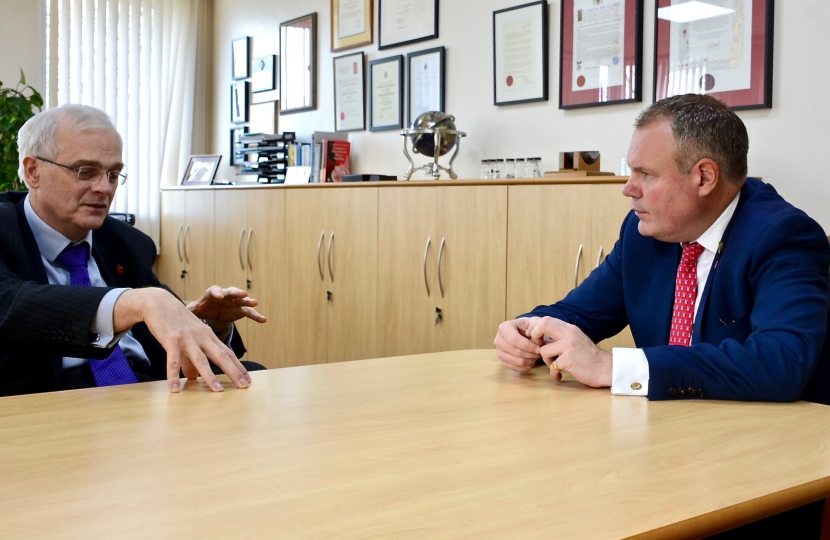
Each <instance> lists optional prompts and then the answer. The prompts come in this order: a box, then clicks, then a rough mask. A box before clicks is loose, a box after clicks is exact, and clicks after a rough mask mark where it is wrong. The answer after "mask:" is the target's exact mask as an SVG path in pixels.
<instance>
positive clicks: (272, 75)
mask: <svg viewBox="0 0 830 540" xmlns="http://www.w3.org/2000/svg"><path fill="white" fill-rule="evenodd" d="M276 67H277V56H276V55H274V54H270V55H268V56H263V57H260V58H254V65H253V69H252V71H253V74H252V75H251V89H252V91H253V92H254V93H256V92H268V91H269V90H274V89H275V88H276V87H277V70H276Z"/></svg>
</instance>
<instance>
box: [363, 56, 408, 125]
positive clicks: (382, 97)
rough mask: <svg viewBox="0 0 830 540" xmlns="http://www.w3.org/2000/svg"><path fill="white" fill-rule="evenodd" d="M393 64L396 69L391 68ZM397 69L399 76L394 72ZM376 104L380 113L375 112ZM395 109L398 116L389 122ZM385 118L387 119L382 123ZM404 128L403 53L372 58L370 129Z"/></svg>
mask: <svg viewBox="0 0 830 540" xmlns="http://www.w3.org/2000/svg"><path fill="white" fill-rule="evenodd" d="M392 66H394V69H392V70H390V69H389V68H392ZM395 70H397V77H396V76H395V74H394V71H395ZM390 71H391V72H390ZM390 78H391V80H389V79H390ZM381 79H382V80H381ZM376 105H377V106H378V113H380V114H375V108H376V107H375V106H376ZM393 110H397V117H396V118H395V119H394V120H393V121H391V122H389V121H388V119H389V117H390V116H391V113H392V112H393ZM384 120H387V121H386V122H385V123H382V122H383V121H384ZM402 128H403V55H401V54H399V55H397V56H390V57H388V58H379V59H377V60H372V61H371V62H369V131H389V130H392V129H402Z"/></svg>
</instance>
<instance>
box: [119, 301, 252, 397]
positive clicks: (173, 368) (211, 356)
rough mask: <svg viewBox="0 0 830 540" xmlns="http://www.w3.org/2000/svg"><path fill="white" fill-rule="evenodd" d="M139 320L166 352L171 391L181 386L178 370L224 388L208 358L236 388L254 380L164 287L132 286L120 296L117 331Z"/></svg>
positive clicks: (211, 387) (215, 389)
mask: <svg viewBox="0 0 830 540" xmlns="http://www.w3.org/2000/svg"><path fill="white" fill-rule="evenodd" d="M263 319H264V317H263ZM139 322H143V323H145V324H146V325H147V328H148V329H149V330H150V333H151V334H153V336H155V338H156V339H157V340H158V341H159V343H160V344H161V346H162V347H164V350H165V351H166V352H167V386H168V388H169V389H170V391H171V392H178V391H180V390H181V380H180V378H179V370H181V371H182V372H184V375H185V377H187V378H188V379H195V378H196V377H198V376H199V375H201V376H202V378H203V379H204V381H205V383H207V385H208V388H210V389H211V390H213V391H214V392H221V391H222V389H223V388H222V383H220V382H219V381H218V380H217V379H216V375H214V374H213V371H212V370H211V368H210V364H209V363H208V360H210V361H211V362H213V363H214V364H216V365H217V366H219V368H220V369H221V370H222V371H223V372H225V374H226V375H227V376H228V377H229V378H230V380H231V381H233V384H234V385H236V387H237V388H247V387H248V385H250V384H251V376H250V375H248V372H247V370H246V369H245V368H244V367H243V366H242V364H241V363H240V362H239V359H238V358H236V355H235V354H233V352H232V351H231V350H230V349H229V348H228V347H227V346H225V344H223V343H222V342H221V341H219V339H218V338H217V337H216V335H215V334H214V333H213V331H212V330H211V329H210V328H208V327H207V326H205V325H204V324H202V321H200V320H199V319H198V318H197V317H194V315H193V313H192V312H190V311H188V309H187V308H186V307H185V306H184V305H183V304H182V303H181V302H180V301H179V300H178V299H177V298H176V297H175V296H173V295H172V294H170V293H169V292H167V291H165V290H164V289H159V288H153V287H148V288H144V289H130V290H128V291H125V292H124V293H123V294H122V295H121V296H119V297H118V300H117V301H116V302H115V309H114V310H113V329H114V330H115V332H122V331H124V330H127V329H129V328H132V327H133V326H134V325H135V324H138V323H139Z"/></svg>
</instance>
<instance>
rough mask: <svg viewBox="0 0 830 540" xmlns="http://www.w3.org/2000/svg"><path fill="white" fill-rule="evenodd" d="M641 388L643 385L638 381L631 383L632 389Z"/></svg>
mask: <svg viewBox="0 0 830 540" xmlns="http://www.w3.org/2000/svg"><path fill="white" fill-rule="evenodd" d="M642 388H643V385H642V384H640V383H638V382H633V383H631V389H632V390H640V389H642Z"/></svg>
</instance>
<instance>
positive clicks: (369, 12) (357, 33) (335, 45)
mask: <svg viewBox="0 0 830 540" xmlns="http://www.w3.org/2000/svg"><path fill="white" fill-rule="evenodd" d="M343 1H344V0H331V52H340V51H345V50H348V49H354V48H356V47H362V46H364V45H371V44H372V42H373V41H374V27H373V23H374V20H375V18H374V4H375V2H374V0H361V3H362V4H363V17H362V20H355V19H356V17H352V18H351V19H350V20H349V23H350V25H349V28H348V29H347V28H346V27H345V25H343V27H342V28H341V22H345V21H344V18H343V17H342V15H343V13H342V11H341V9H340V4H341V2H343ZM355 15H359V14H355ZM361 27H362V29H363V30H362V31H361V30H360V29H361ZM344 32H351V33H350V34H348V35H345V36H344V35H343V33H344Z"/></svg>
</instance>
